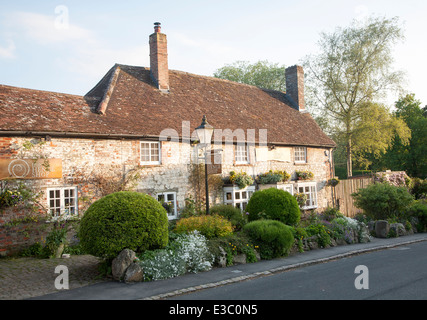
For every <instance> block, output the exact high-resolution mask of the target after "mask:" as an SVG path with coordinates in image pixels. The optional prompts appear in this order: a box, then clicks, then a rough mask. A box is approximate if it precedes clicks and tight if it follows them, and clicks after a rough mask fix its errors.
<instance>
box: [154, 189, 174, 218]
mask: <svg viewBox="0 0 427 320" xmlns="http://www.w3.org/2000/svg"><path fill="white" fill-rule="evenodd" d="M161 196H163V197H164V199H165V200H166V201H167V202H169V201H171V202H172V205H173V212H168V219H169V220H174V219H177V218H178V207H177V202H176V192H172V191H170V192H160V193H157V194H156V200H157V201H159V202H161V199H160V197H161ZM169 196H173V199H172V200H169V199H168V198H169Z"/></svg>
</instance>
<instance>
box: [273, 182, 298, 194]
mask: <svg viewBox="0 0 427 320" xmlns="http://www.w3.org/2000/svg"><path fill="white" fill-rule="evenodd" d="M277 189H281V190H284V191H287V192H289V193H290V194H291V195H294V185H293V184H292V183H287V184H278V185H277Z"/></svg>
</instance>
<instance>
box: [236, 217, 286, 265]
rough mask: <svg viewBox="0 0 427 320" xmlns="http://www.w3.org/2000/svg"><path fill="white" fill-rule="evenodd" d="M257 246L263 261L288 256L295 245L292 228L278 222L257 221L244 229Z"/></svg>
mask: <svg viewBox="0 0 427 320" xmlns="http://www.w3.org/2000/svg"><path fill="white" fill-rule="evenodd" d="M243 231H244V232H245V233H246V234H247V235H248V236H249V238H250V239H251V240H252V242H253V244H254V245H255V246H258V247H259V251H260V256H261V258H262V259H273V258H277V257H281V256H284V255H287V254H288V253H289V250H290V249H291V247H292V245H293V243H294V236H293V234H292V229H291V227H289V226H287V225H285V224H284V223H282V222H280V221H276V220H256V221H252V222H249V223H248V224H246V225H245V226H244V227H243Z"/></svg>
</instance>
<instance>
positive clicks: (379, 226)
mask: <svg viewBox="0 0 427 320" xmlns="http://www.w3.org/2000/svg"><path fill="white" fill-rule="evenodd" d="M389 231H390V224H389V223H388V222H387V221H386V220H377V221H376V222H375V235H376V237H377V238H387V235H388V232H389Z"/></svg>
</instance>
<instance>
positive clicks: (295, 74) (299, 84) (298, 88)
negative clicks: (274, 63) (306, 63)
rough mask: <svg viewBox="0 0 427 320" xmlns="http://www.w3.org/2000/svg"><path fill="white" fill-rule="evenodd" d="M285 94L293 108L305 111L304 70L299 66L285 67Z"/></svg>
mask: <svg viewBox="0 0 427 320" xmlns="http://www.w3.org/2000/svg"><path fill="white" fill-rule="evenodd" d="M286 95H287V96H288V97H289V98H291V99H290V100H292V102H293V103H294V106H293V107H294V108H295V109H297V110H298V111H301V112H305V100H304V70H303V68H302V67H301V66H292V67H289V68H286Z"/></svg>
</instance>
